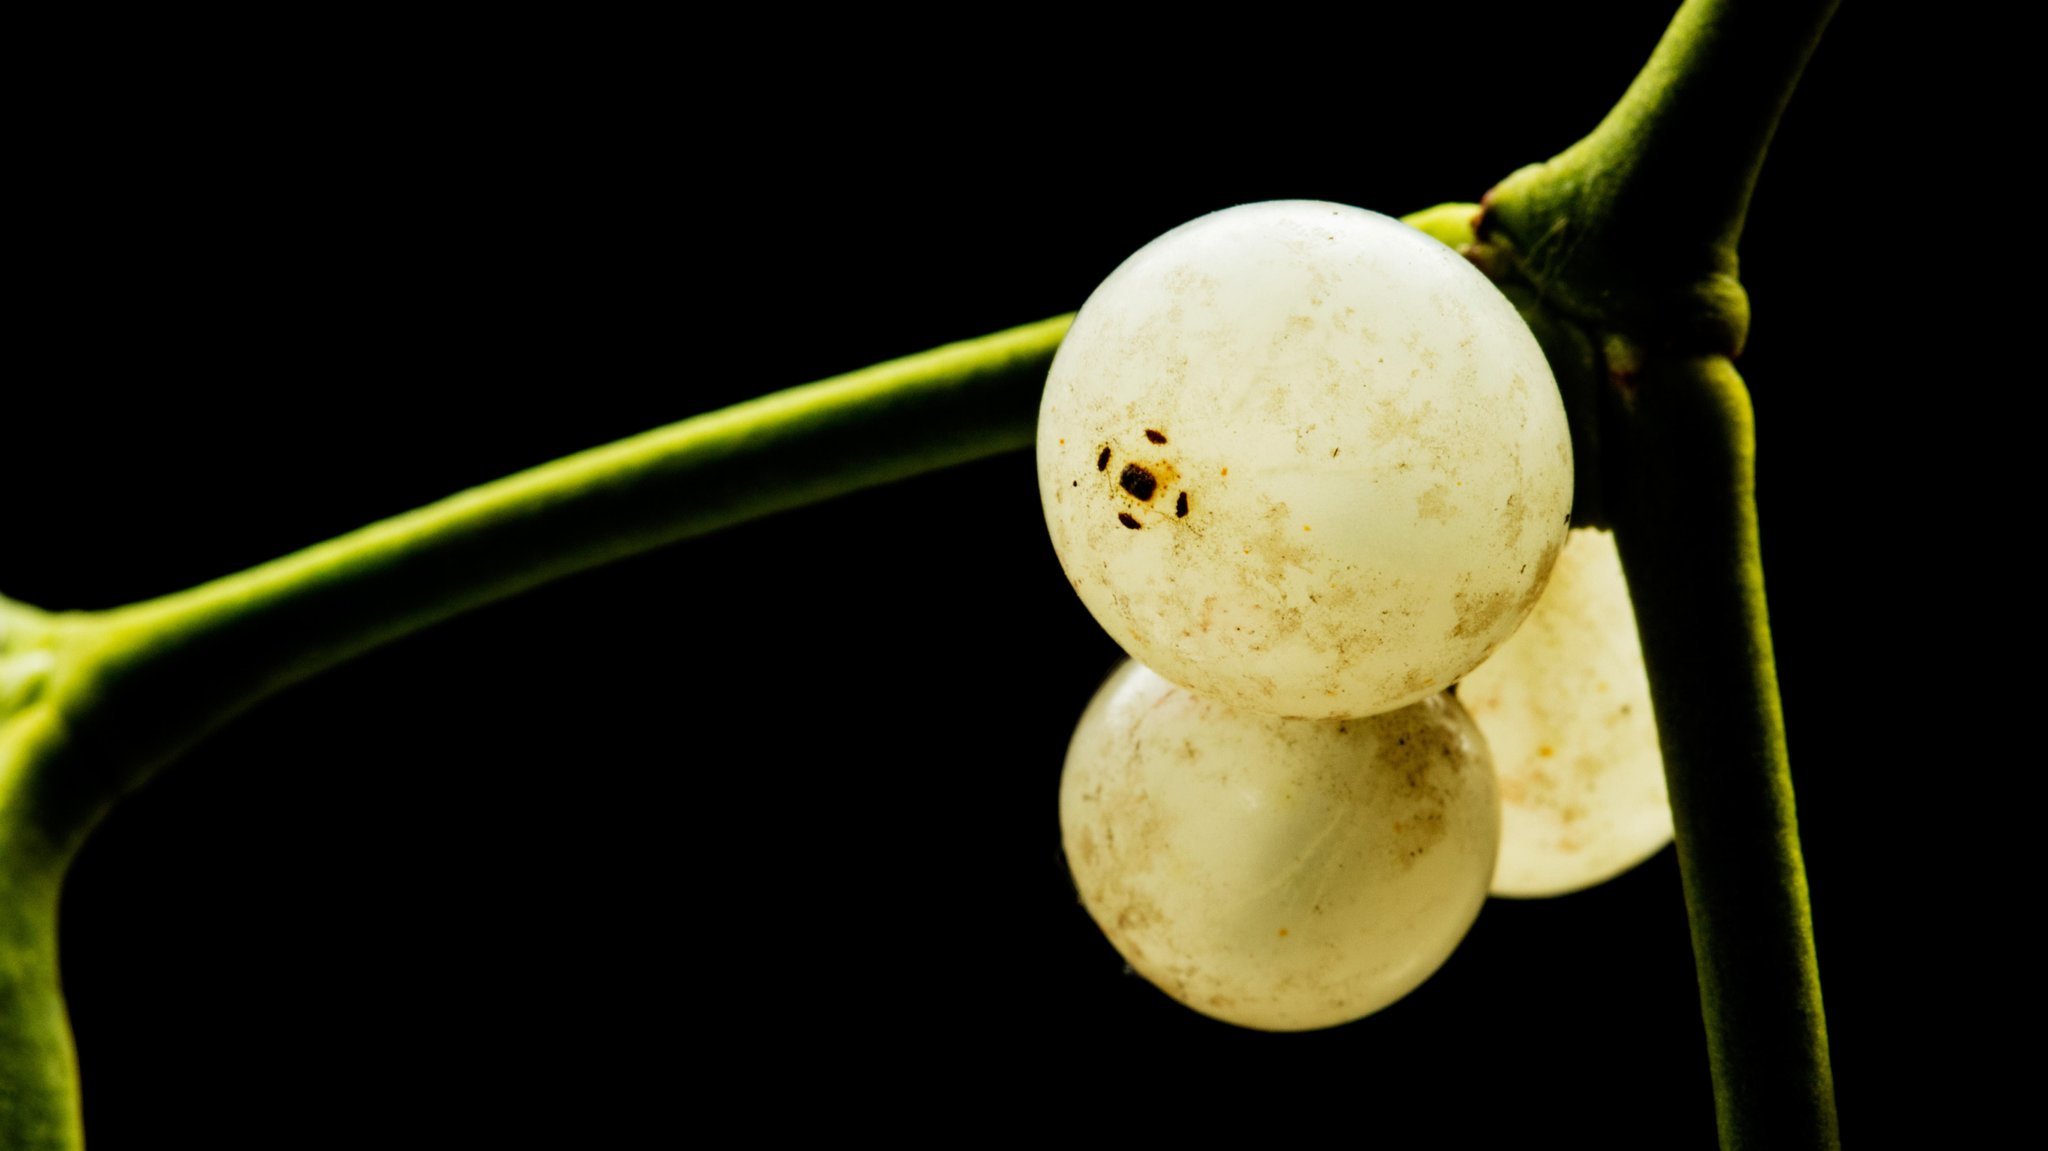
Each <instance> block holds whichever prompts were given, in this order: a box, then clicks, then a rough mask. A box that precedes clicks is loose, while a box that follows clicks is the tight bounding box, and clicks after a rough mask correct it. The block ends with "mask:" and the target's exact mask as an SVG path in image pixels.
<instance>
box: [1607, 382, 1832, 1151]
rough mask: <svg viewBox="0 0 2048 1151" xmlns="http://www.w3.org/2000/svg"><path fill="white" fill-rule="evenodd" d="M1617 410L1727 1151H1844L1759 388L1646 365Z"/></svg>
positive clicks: (1631, 554)
mask: <svg viewBox="0 0 2048 1151" xmlns="http://www.w3.org/2000/svg"><path fill="white" fill-rule="evenodd" d="M1636 384H1637V386H1636V387H1634V388H1633V389H1632V390H1630V391H1629V392H1627V393H1626V394H1625V395H1624V396H1623V397H1622V398H1621V401H1620V403H1619V405H1618V406H1619V408H1620V409H1621V411H1620V415H1619V416H1618V423H1619V430H1620V431H1621V433H1622V434H1621V435H1618V436H1615V437H1613V438H1612V439H1611V440H1610V443H1611V444H1613V445H1614V447H1613V448H1612V449H1611V450H1612V451H1613V453H1614V454H1613V455H1612V457H1611V458H1610V461H1609V463H1610V466H1611V467H1612V468H1613V469H1614V470H1615V473H1616V474H1617V478H1618V479H1619V480H1620V483H1619V485H1618V489H1617V490H1618V491H1619V492H1620V493H1621V498H1620V499H1619V501H1618V502H1617V503H1616V504H1614V505H1613V507H1612V508H1611V510H1612V512H1613V516H1614V530H1615V539H1616V543H1617V544H1618V545H1619V546H1620V550H1621V558H1622V564H1623V567H1624V568H1625V569H1626V571H1627V573H1628V584H1629V595H1630V596H1631V597H1632V598H1633V599H1634V601H1635V607H1636V619H1637V621H1638V623H1639V625H1640V628H1641V632H1642V641H1643V657H1644V660H1645V662H1646V663H1647V664H1648V666H1649V672H1650V685H1651V696H1652V700H1653V702H1654V704H1655V707H1656V712H1657V727H1658V732H1659V736H1660V739H1661V742H1662V744H1663V749H1664V764H1665V773H1666V775H1667V777H1668V778H1669V781H1670V787H1671V807H1672V813H1673V816H1674V817H1675V819H1676V822H1677V833H1678V863H1679V870H1680V873H1681V874H1682V875H1683V877H1684V882H1685V898H1686V907H1687V910H1688V914H1689V916H1690V920H1691V925H1692V936H1693V953H1694V956H1695V960H1696V962H1697V965H1698V968H1699V979H1700V1002H1701V1008H1702V1011H1703V1012H1704V1014H1705V1017H1706V1025H1707V1051H1708V1058H1709V1062H1710V1065H1711V1067H1712V1070H1713V1076H1714V1099H1715V1107H1716V1112H1717V1115H1718V1118H1719V1123H1720V1130H1721V1144H1722V1146H1723V1147H1726V1148H1759V1147H1772V1148H1780V1147H1801V1148H1832V1147H1837V1146H1839V1143H1840V1140H1839V1135H1838V1133H1837V1129H1836V1119H1835V1101H1834V1087H1833V1081H1832V1076H1831V1073H1830V1070H1829V1063H1828V1036H1827V1024H1826V1021H1825V1019H1824V1018H1823V1016H1822V1013H1821V1000H1820V976H1819V968H1818V967H1817V965H1816V963H1815V958H1814V947H1813V920H1812V915H1811V912H1810V911H1809V910H1808V901H1807V891H1806V872H1805V867H1804V865H1803V864H1802V862H1801V860H1800V850H1799V830H1798V825H1797V820H1796V818H1795V816H1794V812H1793V802H1792V777H1791V772H1790V768H1789V766H1788V764H1787V760H1786V752H1785V723H1784V718H1783V715H1782V714H1781V712H1780V710H1779V703H1778V681H1777V668H1776V663H1775V661H1774V660H1773V658H1772V654H1771V633H1770V623H1769V620H1768V618H1767V615H1766V611H1765V604H1764V585H1763V564H1762V560H1761V554H1760V551H1759V548H1758V542H1757V521H1756V502H1755V484H1754V456H1755V439H1754V435H1753V432H1752V427H1751V419H1750V407H1749V394H1748V392H1747V391H1746V390H1745V389H1744V387H1743V383H1742V378H1741V377H1740V376H1738V375H1737V374H1736V372H1735V369H1734V366H1733V365H1732V364H1730V363H1729V362H1728V360H1727V359H1726V358H1725V357H1719V356H1707V357H1697V358H1666V359H1661V360H1653V361H1651V363H1650V364H1649V365H1647V366H1646V367H1645V369H1644V373H1643V375H1642V376H1641V377H1640V378H1639V380H1637V381H1636Z"/></svg>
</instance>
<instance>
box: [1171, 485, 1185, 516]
mask: <svg viewBox="0 0 2048 1151" xmlns="http://www.w3.org/2000/svg"><path fill="white" fill-rule="evenodd" d="M1173 514H1174V515H1177V516H1179V517H1180V518H1182V519H1186V518H1188V494H1187V493H1186V492H1182V493H1181V494H1180V498H1179V499H1177V500H1175V501H1173Z"/></svg>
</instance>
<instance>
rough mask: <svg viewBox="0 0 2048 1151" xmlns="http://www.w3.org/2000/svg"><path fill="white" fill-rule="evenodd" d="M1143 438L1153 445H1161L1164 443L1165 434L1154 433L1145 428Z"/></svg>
mask: <svg viewBox="0 0 2048 1151" xmlns="http://www.w3.org/2000/svg"><path fill="white" fill-rule="evenodd" d="M1145 438H1146V439H1148V440H1151V441H1152V442H1153V443H1155V444H1163V443H1165V442H1166V433H1165V432H1159V431H1154V430H1152V429H1151V428H1146V429H1145Z"/></svg>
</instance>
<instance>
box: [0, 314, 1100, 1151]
mask: <svg viewBox="0 0 2048 1151" xmlns="http://www.w3.org/2000/svg"><path fill="white" fill-rule="evenodd" d="M1068 322H1069V318H1068V317H1060V318H1057V319H1052V320H1046V321H1044V322H1042V323H1038V324H1032V325H1029V326H1027V327H1022V328H1016V329H1012V330H1010V331H1007V332H1000V333H997V334H995V335H992V336H987V337H984V338H982V339H978V340H970V341H967V342H964V343H959V344H953V345H949V346H947V347H943V348H939V349H936V350H934V351H930V352H926V353H923V354H921V355H917V356H911V357H909V358H906V359H902V360H897V361H894V362H892V363H887V364H882V365H880V366H878V367H874V368H869V369H866V370H864V371H859V372H854V373H852V374H850V375H846V376H841V377H839V378H837V379H832V380H826V381H823V382H821V383H817V384H811V385H808V386H806V387H801V388H795V389H792V390H789V391H785V392H780V393H777V394H775V395H771V396H767V397H764V398H762V399H759V400H754V401H751V402H749V403H744V404H740V405H737V406H735V407H731V408H727V409H725V410H723V411H718V412H712V413H710V414H707V415H703V416H698V417H696V418H693V419H689V420H684V421H683V422H681V423H678V424H674V425H671V426H669V427H666V428H661V429H657V430H655V431H652V432H648V433H646V434H644V435H640V436H635V437H633V438H631V439H627V440H622V441H620V442H618V443H615V444H611V445H608V446H606V447H601V448H596V449H593V450H591V451H587V452H583V453H581V454H579V455H575V456H571V457H569V458H567V459H563V460H558V461H556V462H554V463H551V464H546V465H543V466H541V467H538V468H534V469H532V470H530V471H527V472H522V473H520V474H518V475H515V476H511V477H508V478H506V479H503V480H499V481H497V482H495V483H490V484H486V485H484V486H482V487H479V488H474V489H472V490H470V491H467V492H463V493H461V494H460V495H456V496H453V497H450V498H449V499H446V500H442V501H441V502H439V503H436V504H432V505H429V506H427V507H424V508H421V509H419V510H417V511H413V512H409V513H407V514H405V515H401V516H397V517H394V518H392V519H389V520H386V521H384V522H382V523H379V524H373V525H371V526H370V527H367V528H363V529H362V530H360V531H356V532H352V533H350V534H349V535H345V536H342V537H340V538H338V539H335V540H331V541H329V542H327V543H324V544H320V545H318V546H315V547H311V548H308V549H306V550H305V551H302V552H299V553H297V554H295V555H290V556H286V557H284V558H283V559H279V560H276V561H274V562H271V563H267V564H264V565H262V566H260V567H256V568H252V569H250V570H248V571H245V572H242V573H240V574H237V575H232V576H228V577H226V578H224V579H219V580H215V581H214V582H212V583H208V584H205V585H202V586H200V587H196V588H193V589H191V590H189V591H184V592H179V593H177V594H174V595H169V596H165V597H163V598H161V599H156V600H151V601H148V602H145V603H140V604H136V605H133V606H130V607H125V608H120V609H117V610H114V611H109V612H99V613H93V612H87V613H69V614H55V615H52V614H46V613H43V612H39V611H36V610H35V609H33V608H29V607H26V606H25V605H20V604H14V603H11V602H8V601H6V600H4V599H0V1148H6V1149H8V1151H13V1149H15V1148H21V1149H23V1151H29V1149H34V1151H57V1149H65V1151H70V1149H75V1148H78V1147H81V1146H83V1133H82V1125H81V1123H80V1118H79V1117H80V1111H79V1104H78V1072H77V1063H76V1060H75V1058H74V1057H73V1054H72V1046H71V1033H70V1028H69V1025H68V1023H67V1020H66V1018H65V1013H64V1005H63V997H62V995H61V992H60V990H59V987H58V966H57V922H56V920H57V903H58V892H59V890H60V887H61V885H62V880H63V876H64V873H65V870H66V868H67V866H68V865H69V863H70V860H71V858H72V857H73V855H74V854H75V853H76V851H77V849H78V847H79V846H80V844H82V843H83V841H84V839H85V836H86V834H87V833H88V832H89V831H90V830H91V828H92V827H93V826H94V825H95V824H97V822H98V821H99V820H100V818H101V817H102V816H103V815H104V814H105V813H106V811H107V810H108V809H109V808H110V807H111V806H112V804H113V802H114V801H115V800H116V799H118V798H119V797H120V796H121V795H122V794H123V793H125V792H127V791H129V790H131V789H133V788H135V787H137V786H140V785H141V784H142V783H143V782H144V781H145V780H146V779H147V778H148V777H149V775H150V774H151V773H152V772H153V771H154V770H155V769H156V768H157V767H159V766H161V765H162V764H163V763H165V762H166V761H168V760H169V759H171V758H172V757H173V756H175V755H176V754H177V753H178V752H179V751H180V750H182V749H183V748H185V747H186V746H189V745H190V744H191V743H192V742H193V741H195V740H197V739H199V738H200V737H201V736H203V735H204V734H206V733H207V732H208V731H210V730H212V729H214V728H216V727H218V726H219V725H220V724H222V723H224V722H225V721H227V720H228V719H229V718H231V717H233V716H234V715H235V714H237V713H238V712H241V711H243V710H244V709H246V708H248V707H249V706H251V705H252V704H254V703H255V702H257V701H258V700H260V699H262V698H263V697H265V696H267V695H269V694H271V693H272V692H274V691H277V690H278V689H280V688H282V687H285V686H286V685H289V684H292V683H295V682H297V681H299V680H302V679H304V678H306V677H307V676H310V675H313V674H315V673H317V672H319V671H321V670H323V669H325V668H328V667H332V666H334V665H335V664H338V663H341V662H343V661H345V660H347V659H349V658H351V657H353V656H355V655H358V654H361V653H362V652H364V651H367V650H369V649H371V648H374V647H377V646H378V645H380V644H383V643H386V642H389V641H391V640H393V639H396V638H398V637H400V636H402V635H405V634H407V633H409V632H412V631H416V630H418V629H419V628H422V627H425V626H427V625H429V624H432V623H434V622H436V621H438V620H442V619H446V618H448V617H449V616H452V615H455V614H457V613H459V612H463V611H466V610H468V609H470V608H474V607H479V606H481V605H483V604H487V603H491V602H493V601H495V600H499V599H503V598H505V597H507V596H510V595H515V594H517V593H519V592H521V591H524V590H526V589H528V588H532V587H535V586H538V585H540V584H544V583H547V582H549V581H550V580H554V579H559V578H560V577H562V576H565V575H569V574H572V573H574V572H578V571H582V570H584V569H587V568H591V567H595V566H597V565H599V564H602V563H605V562H607V561H609V560H613V559H618V558H621V557H624V556H628V555H633V554H636V553H639V552H643V551H646V550H649V549H651V548H655V547H659V546H661V545H663V544H666V543H669V542H672V541H675V540H679V539H683V538H686V537H689V536H695V535H702V534H704V533H706V532H711V531H715V530H717V529H719V528H722V527H726V526H729V525H732V524H736V523H739V522H741V521H743V520H748V519H753V518H757V517H760V516H765V515H769V514H771V513H774V512H778V511H783V510H786V509H789V508H795V507H799V506H802V505H806V504H812V503H816V502H819V501H821V500H824V499H827V498H830V497H832V496H837V495H841V494H845V493H848V492H852V491H856V490H859V489H861V488H866V487H871V486H874V485H877V484H882V483H887V482H889V481H892V480H897V479H902V478H905V477H908V476H911V475H915V474H918V473H921V472H926V471H933V470H937V469H940V468H945V467H950V466H952V465H954V464H959V463H964V462H966V461H969V460H973V459H978V458H981V457H984V456H988V455H993V454H996V453H998V452H1004V451H1009V450H1012V449H1016V448H1021V447H1024V446H1026V445H1028V444H1029V443H1030V442H1031V439H1032V435H1033V429H1034V426H1035V424H1036V422H1037V416H1038V399H1039V393H1040V391H1041V390H1042V385H1043V383H1044V379H1045V372H1046V368H1047V366H1048V365H1049V364H1050V362H1051V359H1052V354H1053V352H1054V350H1055V349H1056V348H1058V346H1059V342H1060V339H1061V337H1063V336H1064V335H1065V334H1066V330H1067V325H1068Z"/></svg>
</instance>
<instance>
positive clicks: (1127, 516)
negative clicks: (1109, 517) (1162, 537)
mask: <svg viewBox="0 0 2048 1151" xmlns="http://www.w3.org/2000/svg"><path fill="white" fill-rule="evenodd" d="M1116 518H1117V520H1118V521H1119V522H1121V523H1122V524H1123V525H1124V526H1125V527H1127V528H1129V529H1131V530H1132V531H1137V530H1138V529H1139V528H1141V527H1144V526H1145V525H1143V524H1141V523H1139V522H1138V518H1137V517H1136V516H1133V515H1132V514H1131V513H1129V512H1118V513H1116Z"/></svg>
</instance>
